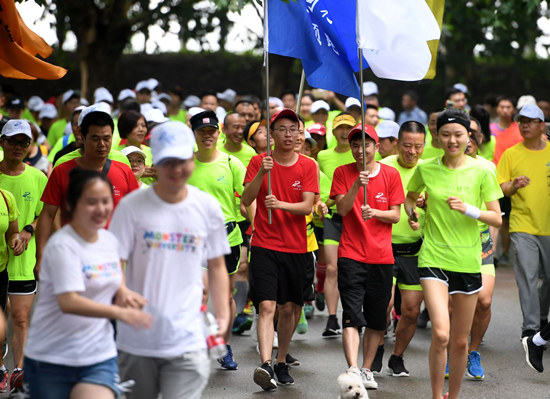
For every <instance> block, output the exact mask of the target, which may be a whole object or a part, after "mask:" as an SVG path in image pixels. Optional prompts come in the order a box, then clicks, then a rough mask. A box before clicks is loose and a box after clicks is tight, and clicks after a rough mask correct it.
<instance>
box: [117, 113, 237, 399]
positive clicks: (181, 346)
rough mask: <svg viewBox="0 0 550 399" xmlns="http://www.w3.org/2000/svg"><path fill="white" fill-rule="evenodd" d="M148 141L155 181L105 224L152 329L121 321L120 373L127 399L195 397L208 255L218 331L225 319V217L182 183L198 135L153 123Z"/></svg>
mask: <svg viewBox="0 0 550 399" xmlns="http://www.w3.org/2000/svg"><path fill="white" fill-rule="evenodd" d="M150 143H151V150H152V153H153V162H154V164H155V166H156V169H157V182H156V183H155V184H154V185H153V186H152V188H151V189H149V190H138V191H136V192H135V193H133V195H128V196H127V197H125V198H124V200H123V201H121V202H120V205H119V207H117V210H116V212H115V213H114V214H113V219H112V221H111V227H110V228H111V230H112V231H113V233H114V234H115V235H116V236H117V238H118V240H119V242H120V255H121V257H122V260H123V261H127V265H126V283H127V285H128V287H130V289H132V290H134V291H136V292H139V293H140V294H141V295H143V296H144V297H145V298H146V299H147V301H148V302H147V305H146V306H145V309H144V310H145V311H146V312H148V313H150V314H151V315H152V316H153V319H154V322H153V326H152V328H151V329H150V330H140V331H136V330H134V329H129V328H127V327H126V326H125V325H123V324H119V326H118V336H117V344H118V349H119V367H120V374H121V377H122V379H123V380H128V379H132V380H134V381H136V385H135V386H134V388H133V389H132V392H131V393H130V394H129V395H128V398H129V399H135V398H139V399H141V398H143V399H149V398H156V397H157V396H158V394H159V393H161V394H162V397H163V398H164V399H176V398H200V396H201V393H202V391H203V389H204V387H205V386H206V383H207V380H208V375H209V371H210V361H209V359H208V356H207V352H206V340H205V336H204V329H203V325H204V324H203V316H202V314H201V313H200V306H201V300H202V290H203V282H202V281H203V280H202V275H203V269H202V268H201V266H202V264H203V263H204V260H205V259H206V260H207V264H208V279H209V286H210V289H211V297H212V301H213V303H214V308H215V311H216V316H217V321H218V325H219V326H220V330H219V334H220V335H221V336H223V334H224V333H225V331H226V329H227V327H228V323H229V306H228V301H227V298H228V296H229V282H228V277H227V270H226V267H225V261H224V255H225V254H228V253H229V244H228V241H227V236H226V232H225V223H224V216H223V213H222V210H221V207H220V205H219V203H218V202H217V201H216V199H215V198H214V197H212V196H211V195H210V194H207V193H205V192H202V191H200V190H199V189H197V188H195V187H193V186H190V185H188V184H187V180H188V178H189V176H190V175H191V173H192V172H193V169H194V166H195V164H194V162H193V148H194V145H195V139H194V137H193V133H192V132H191V130H190V129H189V128H188V127H187V126H186V125H185V124H183V123H181V122H175V121H170V122H165V123H163V124H161V125H159V126H157V127H156V128H154V129H153V131H152V134H151V141H150Z"/></svg>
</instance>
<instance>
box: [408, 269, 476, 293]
mask: <svg viewBox="0 0 550 399" xmlns="http://www.w3.org/2000/svg"><path fill="white" fill-rule="evenodd" d="M418 274H419V275H420V281H422V280H439V281H442V282H443V283H445V284H446V285H447V287H449V294H450V295H452V294H467V295H470V294H475V293H476V292H479V291H481V288H482V286H481V273H460V272H450V271H447V270H442V269H439V268H435V267H419V268H418Z"/></svg>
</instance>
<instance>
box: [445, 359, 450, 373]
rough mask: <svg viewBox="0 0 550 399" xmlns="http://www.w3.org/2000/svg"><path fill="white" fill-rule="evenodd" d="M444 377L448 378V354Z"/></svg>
mask: <svg viewBox="0 0 550 399" xmlns="http://www.w3.org/2000/svg"><path fill="white" fill-rule="evenodd" d="M445 378H449V356H447V364H446V365H445Z"/></svg>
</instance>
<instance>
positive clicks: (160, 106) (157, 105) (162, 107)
mask: <svg viewBox="0 0 550 399" xmlns="http://www.w3.org/2000/svg"><path fill="white" fill-rule="evenodd" d="M151 105H152V106H153V108H155V109H160V110H161V111H162V114H163V115H166V114H167V113H168V110H167V109H166V104H164V103H163V102H162V101H159V100H155V101H153V102H152V103H151Z"/></svg>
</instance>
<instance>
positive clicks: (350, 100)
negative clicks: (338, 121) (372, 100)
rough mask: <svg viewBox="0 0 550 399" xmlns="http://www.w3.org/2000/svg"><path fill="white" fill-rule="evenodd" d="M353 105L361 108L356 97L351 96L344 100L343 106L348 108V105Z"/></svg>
mask: <svg viewBox="0 0 550 399" xmlns="http://www.w3.org/2000/svg"><path fill="white" fill-rule="evenodd" d="M354 105H356V106H358V107H359V108H361V102H360V101H359V100H358V99H356V98H353V97H348V98H346V102H345V103H344V106H345V107H346V109H348V108H349V107H353V106H354Z"/></svg>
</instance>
